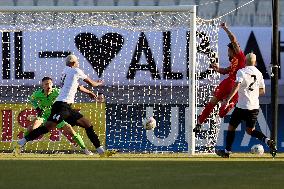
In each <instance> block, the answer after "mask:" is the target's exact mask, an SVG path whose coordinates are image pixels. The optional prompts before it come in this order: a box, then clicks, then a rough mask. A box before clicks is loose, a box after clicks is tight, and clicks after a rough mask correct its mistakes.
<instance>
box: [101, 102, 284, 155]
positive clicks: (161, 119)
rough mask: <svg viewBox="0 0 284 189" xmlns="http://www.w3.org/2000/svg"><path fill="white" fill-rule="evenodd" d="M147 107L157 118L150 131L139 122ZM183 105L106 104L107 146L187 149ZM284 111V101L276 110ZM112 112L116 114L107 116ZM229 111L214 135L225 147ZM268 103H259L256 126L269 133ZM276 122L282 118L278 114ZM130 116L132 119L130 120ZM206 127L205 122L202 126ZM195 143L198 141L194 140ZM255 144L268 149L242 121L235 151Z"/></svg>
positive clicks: (282, 143)
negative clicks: (249, 132) (246, 128)
mask: <svg viewBox="0 0 284 189" xmlns="http://www.w3.org/2000/svg"><path fill="white" fill-rule="evenodd" d="M148 108H152V109H153V116H154V117H155V119H156V121H157V127H156V128H155V129H154V130H153V131H152V130H151V131H146V130H145V129H144V128H143V126H142V119H143V117H145V115H146V110H147V109H148ZM187 111H188V108H187V106H186V105H174V104H172V105H164V106H163V105H158V106H156V105H155V106H151V105H141V106H137V105H136V106H131V105H125V104H120V105H107V129H106V145H107V147H108V148H113V149H119V150H121V151H126V152H127V151H136V152H137V151H138V152H148V151H169V152H186V151H187V146H188V142H187V138H186V137H185V135H186V133H187V132H188V128H186V127H185V123H186V122H187V121H188V120H187V117H186V116H185V115H186V114H188V112H187ZM283 111H284V105H283V104H281V105H280V106H279V112H283ZM110 115H115V116H110ZM229 119H230V113H229V115H227V116H226V117H225V119H222V123H221V125H220V128H219V129H220V130H219V134H218V136H217V143H216V148H225V136H226V131H227V128H228V122H229ZM270 119H271V107H270V105H264V104H263V105H261V109H260V113H259V115H258V122H257V125H256V129H259V130H261V131H262V132H263V133H264V134H265V135H266V136H268V137H270V131H271V123H270V121H268V120H270ZM279 119H280V120H279V123H283V122H284V120H283V119H284V118H283V117H280V118H279ZM130 120H131V121H130ZM205 128H206V126H205ZM278 133H279V134H278V151H279V152H283V151H284V135H283V134H281V133H284V128H283V127H280V128H279V129H278ZM196 142H197V143H198V141H196ZM254 144H262V145H263V146H264V147H265V149H266V150H267V151H268V148H267V146H266V145H265V144H263V143H261V141H259V140H257V139H256V138H252V137H251V136H250V135H248V134H246V133H245V125H244V124H242V125H240V126H239V127H238V129H237V131H236V138H235V142H234V144H233V151H234V152H249V151H250V148H251V147H252V145H254Z"/></svg>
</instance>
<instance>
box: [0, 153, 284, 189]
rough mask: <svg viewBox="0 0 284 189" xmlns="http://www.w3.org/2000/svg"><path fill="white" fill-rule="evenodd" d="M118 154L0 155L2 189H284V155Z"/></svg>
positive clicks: (0, 185) (0, 184) (0, 186)
mask: <svg viewBox="0 0 284 189" xmlns="http://www.w3.org/2000/svg"><path fill="white" fill-rule="evenodd" d="M186 156H187V155H186V154H118V155H115V156H114V157H112V158H108V159H100V158H98V156H95V157H94V156H92V157H90V156H85V155H76V154H75V155H74V154H51V155H47V154H22V155H20V156H17V157H14V156H12V155H11V154H0V159H1V161H0V188H1V189H12V188H21V189H26V188H29V189H30V188H38V189H41V188H42V189H45V188H46V189H47V188H48V189H57V188H58V189H59V188H60V189H61V188H66V189H73V188H74V189H75V188H76V189H78V188H79V189H83V188H98V189H100V188H103V189H108V188H112V189H113V188H114V189H120V188H123V189H128V188H131V189H132V188H133V189H135V188H141V189H142V188H143V189H148V188H149V189H150V188H153V189H154V188H155V189H158V188H161V189H167V188H170V189H183V188H187V189H188V188H206V189H208V188H210V189H215V188H216V189H217V188H218V189H222V188H224V189H225V188H226V189H227V188H250V189H253V188H258V189H262V188H263V189H264V188H265V189H269V188H273V189H277V188H283V185H284V179H283V175H284V155H283V154H279V155H278V156H277V158H275V159H272V158H271V157H270V155H269V154H265V155H264V156H256V155H251V154H233V156H232V158H230V159H222V158H219V157H216V156H215V155H209V156H208V155H206V156H194V157H190V158H189V157H186Z"/></svg>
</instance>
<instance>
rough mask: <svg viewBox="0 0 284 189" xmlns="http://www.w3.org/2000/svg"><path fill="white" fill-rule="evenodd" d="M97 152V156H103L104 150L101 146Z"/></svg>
mask: <svg viewBox="0 0 284 189" xmlns="http://www.w3.org/2000/svg"><path fill="white" fill-rule="evenodd" d="M97 152H98V153H99V154H103V153H104V152H105V150H104V148H103V147H102V146H100V147H98V148H97Z"/></svg>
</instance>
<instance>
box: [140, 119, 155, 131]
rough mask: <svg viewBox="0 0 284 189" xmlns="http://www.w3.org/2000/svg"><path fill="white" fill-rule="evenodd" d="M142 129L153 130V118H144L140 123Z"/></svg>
mask: <svg viewBox="0 0 284 189" xmlns="http://www.w3.org/2000/svg"><path fill="white" fill-rule="evenodd" d="M142 124H143V127H144V129H146V130H153V129H154V128H155V127H156V120H155V119H154V118H153V117H146V118H144V119H143V121H142Z"/></svg>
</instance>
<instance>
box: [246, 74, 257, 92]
mask: <svg viewBox="0 0 284 189" xmlns="http://www.w3.org/2000/svg"><path fill="white" fill-rule="evenodd" d="M251 77H252V78H253V82H252V83H251V84H249V87H248V89H249V90H250V91H253V90H254V89H253V88H252V86H253V84H254V83H255V82H256V75H251Z"/></svg>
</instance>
